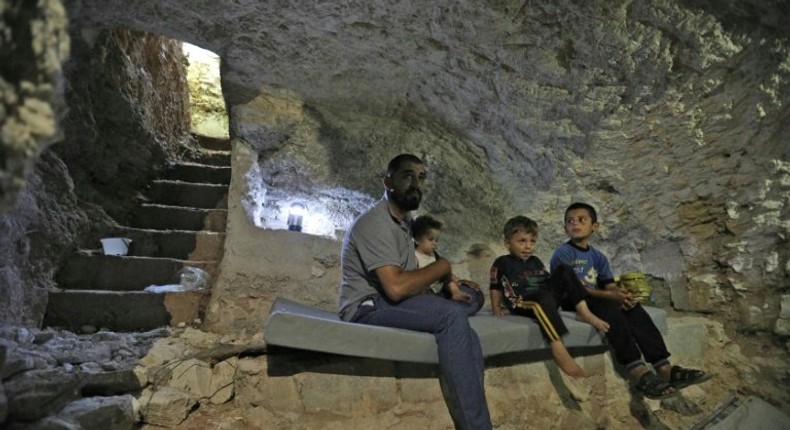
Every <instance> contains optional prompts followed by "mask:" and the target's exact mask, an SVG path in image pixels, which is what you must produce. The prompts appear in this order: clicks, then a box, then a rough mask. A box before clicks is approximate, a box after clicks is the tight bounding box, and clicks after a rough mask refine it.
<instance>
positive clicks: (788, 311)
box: [779, 294, 790, 319]
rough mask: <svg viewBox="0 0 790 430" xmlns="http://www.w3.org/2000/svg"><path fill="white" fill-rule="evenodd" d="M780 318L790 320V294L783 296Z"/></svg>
mask: <svg viewBox="0 0 790 430" xmlns="http://www.w3.org/2000/svg"><path fill="white" fill-rule="evenodd" d="M780 308H781V310H780V311H779V318H784V319H790V294H782V298H781V302H780Z"/></svg>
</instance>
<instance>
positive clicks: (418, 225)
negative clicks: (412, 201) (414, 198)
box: [411, 215, 442, 239]
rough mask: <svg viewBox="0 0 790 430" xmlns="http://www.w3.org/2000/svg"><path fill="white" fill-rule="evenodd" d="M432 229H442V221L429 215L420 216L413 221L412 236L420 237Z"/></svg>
mask: <svg viewBox="0 0 790 430" xmlns="http://www.w3.org/2000/svg"><path fill="white" fill-rule="evenodd" d="M431 229H434V230H441V229H442V223H441V222H440V221H439V220H437V219H436V218H433V217H431V216H429V215H422V216H418V217H417V218H415V219H414V221H412V223H411V237H413V238H415V239H419V238H420V237H421V236H422V235H424V234H425V233H427V232H428V230H431Z"/></svg>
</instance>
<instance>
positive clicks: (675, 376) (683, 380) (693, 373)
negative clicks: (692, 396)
mask: <svg viewBox="0 0 790 430" xmlns="http://www.w3.org/2000/svg"><path fill="white" fill-rule="evenodd" d="M712 376H713V375H711V374H710V373H706V372H703V371H702V370H697V369H685V368H683V367H680V366H672V368H671V369H670V370H669V383H670V384H671V385H672V386H673V387H675V389H678V390H679V389H681V388H686V387H688V386H690V385H694V384H699V383H700V382H705V381H707V380H708V379H710V378H711V377H712Z"/></svg>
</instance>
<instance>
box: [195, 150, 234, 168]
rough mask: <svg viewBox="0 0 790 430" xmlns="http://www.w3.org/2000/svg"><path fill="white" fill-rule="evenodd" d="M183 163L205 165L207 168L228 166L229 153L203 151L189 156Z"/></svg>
mask: <svg viewBox="0 0 790 430" xmlns="http://www.w3.org/2000/svg"><path fill="white" fill-rule="evenodd" d="M184 161H190V162H193V163H198V164H207V165H209V166H227V167H229V166H230V151H212V150H203V151H198V152H196V153H195V154H193V155H190V156H188V157H187V158H186V160H184Z"/></svg>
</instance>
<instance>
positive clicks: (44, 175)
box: [0, 2, 190, 326]
mask: <svg viewBox="0 0 790 430" xmlns="http://www.w3.org/2000/svg"><path fill="white" fill-rule="evenodd" d="M42 4H43V5H46V6H47V7H48V8H50V9H51V10H50V9H46V8H45V9H42V10H43V11H42V12H40V13H41V14H42V15H45V16H48V17H50V18H51V19H53V20H54V22H53V23H51V24H50V25H49V26H47V25H43V24H41V25H39V24H38V21H36V19H34V18H35V16H33V15H30V16H27V18H29V24H30V28H32V29H43V30H42V34H41V35H38V36H36V38H34V40H35V41H36V43H38V42H41V43H44V42H47V43H53V40H54V41H59V40H60V39H57V38H56V37H55V36H54V35H52V34H50V33H52V32H54V31H55V30H57V28H58V27H57V25H59V24H60V23H61V22H60V21H59V19H65V18H64V17H63V16H60V15H57V14H56V13H55V12H58V11H59V12H60V13H63V12H64V11H63V8H62V6H59V5H58V4H57V3H52V2H44V3H42ZM44 11H45V12H46V13H45V12H44ZM53 11H54V12H53ZM4 16H5V15H4ZM53 16H54V18H53ZM63 24H64V25H65V21H64V22H63ZM44 30H46V31H44ZM69 30H70V32H71V36H72V37H71V39H69V38H68V37H66V35H65V33H64V34H61V35H60V36H59V37H61V38H63V40H65V41H66V42H68V41H69V40H71V41H72V42H73V43H72V45H71V46H72V49H71V53H72V56H71V59H70V60H69V61H68V62H67V63H65V65H64V67H63V70H64V73H63V74H60V73H59V72H60V68H59V67H60V64H57V66H58V68H57V69H51V70H50V69H42V71H41V72H40V73H39V74H38V75H33V76H39V77H40V79H44V77H45V76H48V75H46V74H45V73H44V72H45V71H48V70H50V71H57V72H58V73H56V74H55V75H54V76H52V77H51V78H50V79H52V80H53V82H49V83H47V82H42V83H41V84H40V85H41V86H42V88H43V89H35V87H33V86H31V85H32V84H30V83H23V84H20V85H21V87H20V88H22V89H23V91H22V92H21V93H20V95H17V94H15V93H14V92H12V89H13V88H12V87H10V86H7V87H4V88H5V89H4V91H6V92H4V97H5V98H4V100H8V101H13V100H17V98H18V99H19V101H20V103H23V104H21V105H20V106H18V107H17V108H15V109H11V108H10V107H12V106H11V105H9V109H8V110H7V111H3V112H8V113H10V114H12V115H9V116H8V117H4V118H2V119H3V120H4V122H3V130H4V131H3V133H4V134H3V147H2V152H0V154H3V155H4V156H5V157H4V161H5V162H6V163H7V166H10V167H11V168H10V169H8V170H6V168H3V169H2V170H0V174H2V175H3V176H2V177H3V178H9V180H10V178H12V177H13V178H16V179H13V181H12V182H13V183H14V184H16V185H15V186H17V185H20V184H24V187H20V188H18V189H17V188H14V189H13V190H12V189H11V188H4V189H5V191H4V193H5V194H4V196H8V197H9V198H10V197H11V196H13V199H11V201H9V202H8V203H7V204H6V203H4V204H3V205H4V206H3V211H2V213H0V263H2V264H0V322H4V323H14V324H22V325H26V326H38V325H40V324H41V321H42V318H43V315H44V311H45V308H46V290H47V289H49V288H54V287H56V285H55V284H54V281H53V277H54V274H55V272H56V271H57V269H58V265H59V263H60V261H62V259H63V258H64V257H65V256H66V255H68V253H70V252H73V251H75V250H76V249H78V248H89V249H91V248H97V247H98V246H99V244H98V241H97V240H98V238H100V237H102V236H103V233H104V232H106V231H108V230H109V229H111V228H112V227H113V225H115V223H116V222H121V223H122V222H123V221H124V219H125V217H127V216H128V215H129V212H128V209H129V208H130V207H133V206H134V205H135V203H136V202H135V200H134V198H135V195H136V193H137V190H139V189H140V188H141V187H142V186H143V185H144V184H145V183H146V181H147V180H149V179H150V178H151V177H152V175H154V174H155V173H156V172H158V171H161V170H162V169H163V168H164V167H165V166H166V165H167V163H168V162H171V161H173V160H175V159H177V158H178V157H179V155H183V153H184V152H185V151H188V150H190V148H189V145H188V144H189V143H190V136H189V112H188V94H187V88H186V78H185V76H186V71H185V68H184V64H183V62H182V58H183V57H182V54H181V49H180V43H179V42H176V41H172V40H169V39H166V38H163V37H161V36H151V35H145V34H141V33H139V32H130V31H127V30H115V31H91V30H86V29H83V28H80V27H76V26H72V27H71V28H70V29H69ZM47 46H48V45H47ZM65 46H66V47H68V46H69V45H68V43H66V45H65ZM55 48H58V49H60V50H54V51H53V52H50V53H46V54H42V55H45V57H46V59H47V60H48V61H50V62H52V61H55V60H56V59H63V60H65V58H61V57H59V55H61V54H63V53H65V52H68V49H67V48H64V47H61V46H55V47H48V48H47V49H55ZM33 51H35V50H33ZM24 58H25V57H24V56H22V55H20V57H19V58H16V59H15V61H17V62H21V61H22V60H23V59H24ZM33 60H34V59H30V61H31V62H32V63H31V64H37V63H35V62H33ZM3 64H4V67H5V65H6V64H9V65H10V64H16V63H14V62H13V61H11V62H8V63H6V62H4V63H3ZM21 64H24V63H21ZM46 64H48V67H50V68H53V67H55V66H54V65H52V64H49V63H46ZM7 70H9V69H5V68H4V69H3V73H4V74H3V79H6V72H7ZM20 72H21V68H18V69H14V71H13V74H11V75H10V76H9V78H13V77H14V76H17V74H18V73H20ZM9 73H10V72H9ZM53 73H54V72H53ZM24 77H25V76H21V75H20V76H17V78H16V79H22V78H24ZM64 80H65V82H67V83H68V85H67V88H68V90H67V91H65V96H64V95H63V93H62V92H61V93H57V94H60V98H61V99H62V98H64V97H65V100H66V101H67V103H68V106H69V107H68V111H66V109H65V106H64V105H63V104H53V105H49V104H44V103H43V102H41V103H39V102H38V101H36V100H39V99H37V98H36V97H34V95H38V96H40V97H44V96H51V97H53V98H55V95H56V92H55V89H58V90H59V91H62V90H63V89H62V84H60V83H61V82H63V81H64ZM3 82H14V81H13V80H9V81H3ZM23 82H28V81H23ZM55 82H57V83H58V85H57V86H56V85H55ZM47 89H48V90H47ZM45 90H46V91H45ZM47 91H49V92H47ZM28 92H30V93H29V94H28ZM33 105H35V106H39V107H41V109H44V108H46V109H45V110H46V112H49V113H48V114H47V115H48V116H46V115H45V116H44V117H38V116H36V115H37V114H34V112H33V111H30V109H31V107H30V106H33ZM52 106H54V107H52ZM41 112H44V111H41ZM42 118H44V119H46V118H49V121H50V122H51V123H50V125H49V126H48V127H49V129H50V132H51V133H50V135H46V136H45V135H42V134H41V133H39V132H37V131H35V130H34V128H24V127H22V126H21V125H20V124H22V122H20V120H21V119H24V120H26V121H32V122H31V123H30V124H28V126H30V127H33V126H34V125H35V126H36V127H38V126H43V124H44V121H43V119H42ZM56 118H57V119H60V120H61V122H60V123H58V125H57V126H56V123H55V119H56ZM31 124H32V125H31ZM31 130H32V131H31ZM56 131H57V136H56ZM44 137H46V139H44ZM22 141H24V142H27V143H26V144H31V145H32V144H33V143H35V142H38V143H39V147H38V148H36V147H30V148H28V149H25V150H24V151H22V150H20V151H21V152H15V151H16V150H15V149H14V148H15V146H14V145H16V143H14V142H17V143H19V142H22ZM20 144H21V143H20ZM47 145H53V146H51V147H49V148H46V146H47ZM179 151H180V153H179ZM28 165H29V166H28ZM23 166H28V167H24V168H23ZM17 168H19V169H17ZM15 169H16V170H15ZM22 178H24V180H22ZM12 188H13V187H12ZM6 192H7V193H6Z"/></svg>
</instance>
